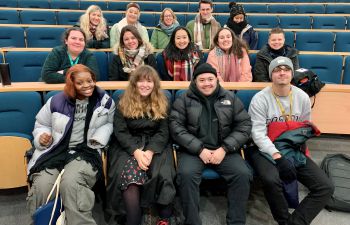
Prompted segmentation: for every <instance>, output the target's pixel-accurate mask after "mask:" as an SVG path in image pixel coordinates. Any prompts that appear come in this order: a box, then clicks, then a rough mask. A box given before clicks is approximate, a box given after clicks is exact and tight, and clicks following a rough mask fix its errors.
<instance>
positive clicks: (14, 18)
mask: <svg viewBox="0 0 350 225" xmlns="http://www.w3.org/2000/svg"><path fill="white" fill-rule="evenodd" d="M0 23H1V24H19V16H18V12H17V10H1V13H0Z"/></svg>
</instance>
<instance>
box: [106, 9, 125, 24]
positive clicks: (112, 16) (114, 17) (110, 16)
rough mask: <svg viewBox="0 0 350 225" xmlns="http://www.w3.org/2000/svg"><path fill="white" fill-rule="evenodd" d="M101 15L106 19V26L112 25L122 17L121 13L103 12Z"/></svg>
mask: <svg viewBox="0 0 350 225" xmlns="http://www.w3.org/2000/svg"><path fill="white" fill-rule="evenodd" d="M103 17H104V18H105V19H106V20H107V24H108V26H113V25H114V24H115V23H118V22H119V21H120V20H122V19H123V15H122V14H121V13H111V12H108V11H106V12H103Z"/></svg>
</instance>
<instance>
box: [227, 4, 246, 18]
mask: <svg viewBox="0 0 350 225" xmlns="http://www.w3.org/2000/svg"><path fill="white" fill-rule="evenodd" d="M229 7H230V9H231V10H230V18H233V17H235V16H237V15H239V14H243V15H244V16H245V12H244V8H243V6H242V5H240V4H236V3H235V2H230V4H229Z"/></svg>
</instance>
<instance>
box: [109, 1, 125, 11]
mask: <svg viewBox="0 0 350 225" xmlns="http://www.w3.org/2000/svg"><path fill="white" fill-rule="evenodd" d="M128 3H129V2H108V10H113V11H125V10H126V6H127V5H128Z"/></svg>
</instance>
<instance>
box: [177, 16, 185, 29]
mask: <svg viewBox="0 0 350 225" xmlns="http://www.w3.org/2000/svg"><path fill="white" fill-rule="evenodd" d="M176 19H177V22H179V24H180V25H181V26H186V15H185V14H176Z"/></svg>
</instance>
